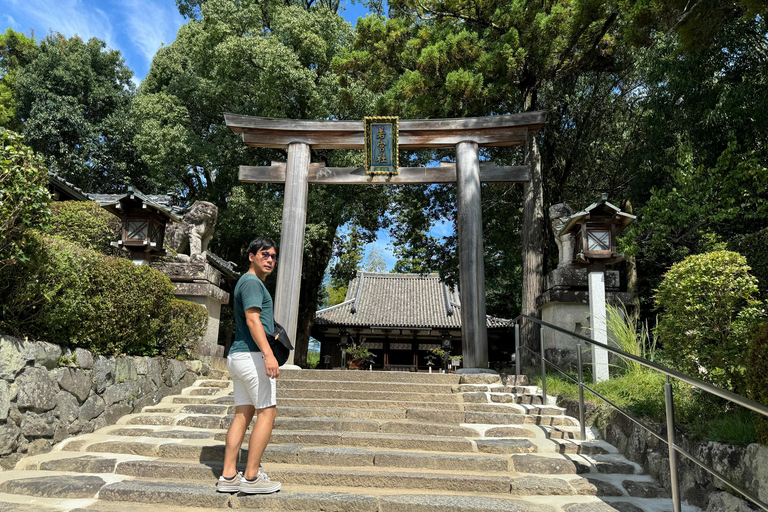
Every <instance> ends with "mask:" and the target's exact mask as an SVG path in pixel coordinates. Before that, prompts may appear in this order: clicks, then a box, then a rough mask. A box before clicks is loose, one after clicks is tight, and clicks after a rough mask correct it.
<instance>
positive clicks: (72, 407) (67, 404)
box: [53, 391, 80, 425]
mask: <svg viewBox="0 0 768 512" xmlns="http://www.w3.org/2000/svg"><path fill="white" fill-rule="evenodd" d="M53 414H54V416H55V417H56V418H59V420H61V421H62V422H63V423H64V424H66V425H69V424H70V423H72V422H74V421H75V420H77V419H78V417H79V416H80V404H79V403H78V402H77V398H75V397H74V396H72V395H70V394H69V393H68V392H66V391H59V394H58V395H56V407H55V408H54V409H53Z"/></svg>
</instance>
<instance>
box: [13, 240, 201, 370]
mask: <svg viewBox="0 0 768 512" xmlns="http://www.w3.org/2000/svg"><path fill="white" fill-rule="evenodd" d="M28 238H29V245H30V248H31V249H32V251H31V253H30V257H29V259H28V260H26V261H24V262H19V263H17V264H16V265H14V267H13V268H8V269H6V270H5V271H2V272H0V293H2V294H3V295H4V296H5V297H7V300H6V301H5V302H4V303H2V305H0V308H2V309H1V311H2V314H3V315H2V318H3V321H4V324H3V325H0V327H2V329H3V330H5V331H6V332H8V331H10V332H12V333H15V334H20V335H29V336H31V337H33V338H36V339H44V340H47V341H51V342H55V343H60V344H63V345H68V346H81V347H88V348H90V349H91V350H93V351H94V352H96V353H99V354H109V355H115V354H121V353H126V354H131V355H169V356H172V357H175V356H178V355H183V354H182V352H183V351H184V347H187V346H191V345H190V339H193V338H194V337H195V336H198V339H199V337H201V336H202V335H201V334H200V332H201V330H200V317H201V315H205V318H207V314H206V313H205V308H203V307H202V306H198V305H196V304H191V306H186V305H182V306H180V305H178V304H176V303H177V302H178V301H176V299H175V297H174V295H173V284H171V282H170V280H169V279H168V278H167V277H166V276H164V275H163V274H162V273H160V272H159V271H157V270H155V269H153V268H151V267H149V266H146V265H134V264H133V263H132V262H131V261H129V260H127V259H122V258H116V257H114V256H106V255H103V254H101V253H99V252H96V251H93V250H91V249H86V248H83V247H80V246H79V245H77V244H74V243H71V242H68V241H65V240H63V239H61V238H59V237H54V236H48V235H43V234H41V233H36V232H29V233H28ZM201 310H202V313H201ZM185 323H186V324H187V325H186V326H185V325H184V324H185ZM204 328H205V320H203V328H202V329H203V330H204Z"/></svg>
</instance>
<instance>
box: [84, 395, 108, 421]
mask: <svg viewBox="0 0 768 512" xmlns="http://www.w3.org/2000/svg"><path fill="white" fill-rule="evenodd" d="M105 407H106V405H105V404H104V399H103V398H101V397H100V396H98V395H93V396H91V397H89V398H88V399H87V400H86V401H85V402H84V403H83V405H81V406H80V412H79V415H78V416H79V419H80V421H82V422H84V423H87V422H89V421H91V420H92V419H94V418H96V417H98V416H99V415H100V414H101V413H103V412H104V409H105Z"/></svg>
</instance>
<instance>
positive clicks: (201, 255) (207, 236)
mask: <svg viewBox="0 0 768 512" xmlns="http://www.w3.org/2000/svg"><path fill="white" fill-rule="evenodd" d="M218 215H219V209H218V208H217V207H216V205H214V204H213V203H208V202H206V201H195V202H194V204H193V205H192V207H191V208H190V209H189V210H187V212H186V213H185V214H184V219H183V221H182V222H180V223H177V224H172V225H170V226H168V228H167V229H166V235H165V236H166V241H165V247H166V248H167V249H173V250H174V251H176V260H177V261H180V262H182V263H187V262H190V261H195V262H204V261H205V253H206V252H207V251H208V244H209V243H210V242H211V239H212V238H213V232H214V229H215V228H216V218H217V217H218Z"/></svg>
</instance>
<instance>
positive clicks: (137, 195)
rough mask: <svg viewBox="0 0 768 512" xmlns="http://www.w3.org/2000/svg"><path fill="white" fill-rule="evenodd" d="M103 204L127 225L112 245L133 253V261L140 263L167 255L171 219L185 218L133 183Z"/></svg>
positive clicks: (103, 206)
mask: <svg viewBox="0 0 768 512" xmlns="http://www.w3.org/2000/svg"><path fill="white" fill-rule="evenodd" d="M101 207H102V208H104V209H105V210H107V211H109V212H111V213H113V214H114V215H116V216H117V217H119V218H120V220H121V221H122V224H123V234H122V238H121V239H120V240H118V241H116V242H112V244H111V245H112V246H113V247H118V248H120V249H122V250H124V251H128V252H130V253H131V260H132V261H133V262H134V263H136V264H137V265H143V264H146V263H150V262H152V261H154V260H155V259H156V258H158V257H160V256H165V255H166V251H165V249H163V242H164V241H165V227H166V225H167V224H168V221H171V222H180V221H181V219H180V218H179V217H177V216H176V215H174V214H173V213H171V212H170V211H169V210H167V209H166V208H164V207H163V206H160V205H159V204H157V203H155V202H153V201H152V200H150V199H149V198H148V197H147V196H145V195H144V194H142V193H141V192H139V191H138V190H136V189H134V188H133V187H131V186H129V187H128V192H126V193H125V194H123V195H122V196H118V197H116V198H115V199H113V200H112V201H110V202H108V203H104V204H102V205H101Z"/></svg>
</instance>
